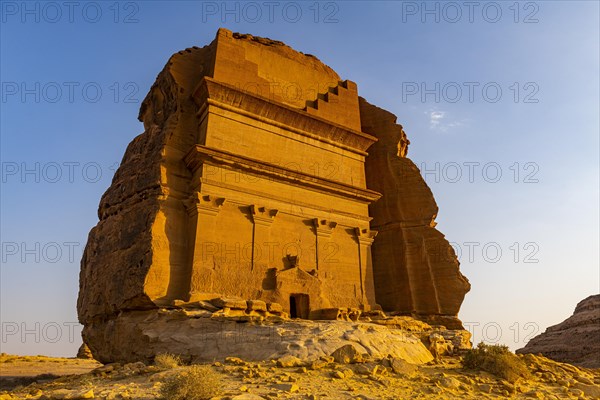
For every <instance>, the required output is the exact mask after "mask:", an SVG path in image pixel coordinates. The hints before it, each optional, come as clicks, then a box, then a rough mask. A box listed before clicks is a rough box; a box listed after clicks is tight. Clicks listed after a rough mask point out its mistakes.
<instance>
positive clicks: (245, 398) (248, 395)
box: [231, 393, 265, 400]
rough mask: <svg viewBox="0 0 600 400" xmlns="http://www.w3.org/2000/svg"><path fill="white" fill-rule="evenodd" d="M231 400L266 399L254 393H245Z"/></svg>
mask: <svg viewBox="0 0 600 400" xmlns="http://www.w3.org/2000/svg"><path fill="white" fill-rule="evenodd" d="M231 400H265V398H264V397H261V396H259V395H256V394H252V393H244V394H240V395H237V396H234V397H231Z"/></svg>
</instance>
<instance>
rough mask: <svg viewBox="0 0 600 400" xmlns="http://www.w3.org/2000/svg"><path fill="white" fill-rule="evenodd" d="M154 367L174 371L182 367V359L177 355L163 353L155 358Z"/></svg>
mask: <svg viewBox="0 0 600 400" xmlns="http://www.w3.org/2000/svg"><path fill="white" fill-rule="evenodd" d="M154 365H156V366H157V367H158V368H160V369H173V368H177V367H179V366H180V365H181V358H179V357H178V356H176V355H173V354H168V353H161V354H157V355H156V357H154Z"/></svg>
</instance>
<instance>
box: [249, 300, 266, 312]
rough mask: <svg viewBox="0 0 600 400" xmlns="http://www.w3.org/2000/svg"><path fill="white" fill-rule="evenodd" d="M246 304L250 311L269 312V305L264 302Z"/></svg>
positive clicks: (253, 301)
mask: <svg viewBox="0 0 600 400" xmlns="http://www.w3.org/2000/svg"><path fill="white" fill-rule="evenodd" d="M246 304H247V306H248V310H252V311H267V303H265V302H264V301H262V300H248V301H247V302H246Z"/></svg>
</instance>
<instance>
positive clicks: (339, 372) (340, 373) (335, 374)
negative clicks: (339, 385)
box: [331, 371, 346, 379]
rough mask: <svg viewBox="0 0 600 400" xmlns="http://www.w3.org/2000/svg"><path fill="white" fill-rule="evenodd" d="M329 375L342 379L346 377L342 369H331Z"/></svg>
mask: <svg viewBox="0 0 600 400" xmlns="http://www.w3.org/2000/svg"><path fill="white" fill-rule="evenodd" d="M331 376H333V377H334V378H337V379H344V378H345V377H346V375H344V373H343V372H342V371H333V372H332V373H331Z"/></svg>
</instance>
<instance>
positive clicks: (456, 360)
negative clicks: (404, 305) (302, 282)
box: [0, 354, 600, 400]
mask: <svg viewBox="0 0 600 400" xmlns="http://www.w3.org/2000/svg"><path fill="white" fill-rule="evenodd" d="M519 357H521V358H522V359H523V360H524V361H525V363H526V365H527V368H528V369H529V370H530V372H531V373H532V376H531V378H530V379H527V380H525V379H519V380H517V381H516V382H514V383H509V382H507V381H504V380H502V379H500V378H498V377H496V376H494V375H491V374H489V373H487V372H483V371H473V370H467V369H465V368H463V365H462V358H461V357H458V356H455V357H443V358H442V359H440V360H439V361H434V362H431V363H429V364H426V365H421V366H416V365H412V364H408V363H406V362H404V361H402V360H399V359H389V358H388V359H384V360H379V361H372V360H371V361H370V360H368V359H365V360H348V359H346V360H344V359H340V358H339V357H338V360H337V361H339V362H336V361H333V359H332V357H323V358H322V359H320V360H317V361H313V362H311V363H306V364H305V363H302V362H301V361H300V360H299V359H297V358H295V357H284V358H282V359H279V360H273V361H268V362H246V361H243V360H241V359H239V358H229V359H227V360H226V361H225V362H222V363H220V362H215V363H212V364H207V365H209V367H210V368H211V369H212V370H213V371H215V372H216V373H217V374H218V378H219V379H218V380H216V381H215V382H213V384H214V385H216V386H218V387H219V389H220V390H221V395H220V396H218V397H216V399H221V400H225V399H238V400H243V399H246V400H252V399H255V400H260V399H390V400H391V399H394V400H395V399H491V398H514V399H531V398H533V399H598V398H600V369H585V368H577V367H574V366H572V365H570V364H564V363H558V362H554V361H551V360H549V359H547V358H545V357H541V356H535V355H531V354H529V355H524V356H519ZM346 361H360V362H355V363H349V364H345V363H344V362H346ZM189 368H190V367H189V366H181V367H179V366H176V367H173V368H167V367H165V366H163V367H159V366H156V365H145V364H143V363H141V362H139V363H130V364H125V365H120V364H108V365H104V366H103V365H101V364H99V363H97V362H95V361H93V360H80V359H67V358H50V357H41V356H37V357H19V356H9V355H2V357H0V376H1V377H0V384H1V388H2V390H3V391H2V392H0V400H5V399H158V398H161V397H160V388H161V386H162V385H164V382H166V381H167V380H168V379H169V378H172V377H173V376H176V375H178V374H182V373H183V372H184V371H186V370H188V369H189Z"/></svg>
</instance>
